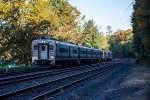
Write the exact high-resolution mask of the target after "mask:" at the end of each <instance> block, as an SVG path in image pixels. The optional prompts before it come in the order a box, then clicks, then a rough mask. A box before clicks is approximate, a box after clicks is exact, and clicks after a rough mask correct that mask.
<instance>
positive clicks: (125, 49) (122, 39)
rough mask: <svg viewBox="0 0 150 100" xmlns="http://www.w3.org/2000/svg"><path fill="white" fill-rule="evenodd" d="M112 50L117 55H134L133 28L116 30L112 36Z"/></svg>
mask: <svg viewBox="0 0 150 100" xmlns="http://www.w3.org/2000/svg"><path fill="white" fill-rule="evenodd" d="M109 43H110V50H112V52H113V54H114V56H115V57H134V55H135V53H134V51H135V50H134V45H133V33H132V30H131V29H128V30H125V31H123V30H122V31H118V32H115V33H114V34H113V35H111V36H110V40H109Z"/></svg>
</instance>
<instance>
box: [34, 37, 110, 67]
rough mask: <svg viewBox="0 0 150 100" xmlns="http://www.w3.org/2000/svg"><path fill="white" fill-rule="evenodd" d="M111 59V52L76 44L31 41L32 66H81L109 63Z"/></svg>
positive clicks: (49, 39)
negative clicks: (102, 62)
mask: <svg viewBox="0 0 150 100" xmlns="http://www.w3.org/2000/svg"><path fill="white" fill-rule="evenodd" d="M112 58H113V56H112V52H111V51H109V50H108V51H104V50H99V49H95V48H89V47H85V46H79V45H77V44H73V43H68V42H60V41H56V40H53V39H51V38H40V39H37V40H33V41H32V64H34V65H50V66H56V65H59V64H82V63H94V62H101V61H109V60H111V59H112Z"/></svg>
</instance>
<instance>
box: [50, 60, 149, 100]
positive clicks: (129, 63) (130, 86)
mask: <svg viewBox="0 0 150 100" xmlns="http://www.w3.org/2000/svg"><path fill="white" fill-rule="evenodd" d="M148 86H150V68H149V67H147V66H146V65H139V64H135V63H134V62H133V60H131V59H127V60H125V61H124V64H122V65H121V66H120V67H118V68H116V69H115V70H112V71H110V72H108V73H104V74H102V75H98V76H96V77H93V78H91V79H88V80H86V81H84V82H81V83H79V84H76V85H74V86H72V87H69V88H68V89H64V90H62V91H61V93H59V94H55V95H52V96H51V97H49V99H50V100H150V98H149V94H150V91H149V90H150V89H149V88H148Z"/></svg>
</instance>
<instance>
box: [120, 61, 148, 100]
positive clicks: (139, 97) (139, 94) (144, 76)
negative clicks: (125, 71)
mask: <svg viewBox="0 0 150 100" xmlns="http://www.w3.org/2000/svg"><path fill="white" fill-rule="evenodd" d="M122 85H126V86H130V85H132V86H140V87H141V89H140V90H138V91H136V92H133V94H132V95H131V96H128V97H127V99H128V100H150V66H148V65H146V64H135V65H134V66H133V69H132V71H131V73H130V74H129V75H128V76H127V77H126V80H125V81H124V82H123V83H122Z"/></svg>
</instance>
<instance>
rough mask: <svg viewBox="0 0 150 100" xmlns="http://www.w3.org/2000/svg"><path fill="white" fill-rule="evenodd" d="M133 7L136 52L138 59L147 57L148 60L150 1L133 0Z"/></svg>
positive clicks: (149, 46)
mask: <svg viewBox="0 0 150 100" xmlns="http://www.w3.org/2000/svg"><path fill="white" fill-rule="evenodd" d="M133 9H134V13H133V15H132V27H133V33H134V45H135V48H136V54H137V56H138V58H139V59H142V60H145V59H147V60H148V61H149V62H150V28H149V26H150V22H149V19H150V16H149V13H150V2H149V0H135V4H134V6H133Z"/></svg>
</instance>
